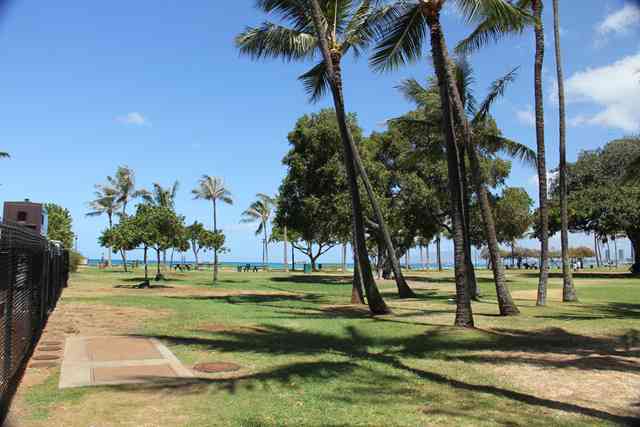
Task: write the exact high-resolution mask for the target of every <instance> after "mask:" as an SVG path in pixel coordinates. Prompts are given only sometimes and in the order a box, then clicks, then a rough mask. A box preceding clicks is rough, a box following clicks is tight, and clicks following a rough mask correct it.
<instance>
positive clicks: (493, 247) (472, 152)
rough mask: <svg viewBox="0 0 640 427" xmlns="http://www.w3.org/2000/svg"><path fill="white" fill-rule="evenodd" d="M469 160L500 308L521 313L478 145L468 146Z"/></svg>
mask: <svg viewBox="0 0 640 427" xmlns="http://www.w3.org/2000/svg"><path fill="white" fill-rule="evenodd" d="M468 154H469V160H470V163H471V173H472V174H473V183H474V185H475V188H476V193H477V195H478V200H479V202H480V213H481V215H482V224H483V226H484V232H485V235H486V237H487V246H488V247H489V258H490V259H491V266H492V267H493V280H494V281H495V283H496V295H497V297H498V308H499V310H500V315H502V316H514V315H517V314H519V313H520V310H518V307H517V306H516V304H515V302H514V301H513V298H512V297H511V292H509V288H508V287H507V280H506V277H505V273H504V265H503V264H502V257H501V256H500V246H499V245H498V237H497V233H496V226H495V222H494V220H493V212H492V211H491V205H490V204H489V195H488V193H487V188H486V187H485V185H484V180H483V178H482V170H481V168H480V159H479V158H478V153H477V151H476V147H475V146H474V145H473V144H472V145H471V147H469V148H468Z"/></svg>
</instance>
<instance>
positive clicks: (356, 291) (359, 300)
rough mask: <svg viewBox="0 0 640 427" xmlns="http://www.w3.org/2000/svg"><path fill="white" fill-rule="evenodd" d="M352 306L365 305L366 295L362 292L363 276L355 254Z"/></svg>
mask: <svg viewBox="0 0 640 427" xmlns="http://www.w3.org/2000/svg"><path fill="white" fill-rule="evenodd" d="M351 304H364V295H363V291H362V274H360V269H359V268H358V260H357V259H356V254H355V252H354V253H353V287H352V288H351Z"/></svg>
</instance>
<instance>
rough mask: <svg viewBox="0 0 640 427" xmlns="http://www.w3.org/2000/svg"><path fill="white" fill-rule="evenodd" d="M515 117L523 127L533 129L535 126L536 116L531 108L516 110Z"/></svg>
mask: <svg viewBox="0 0 640 427" xmlns="http://www.w3.org/2000/svg"><path fill="white" fill-rule="evenodd" d="M516 117H517V118H518V120H519V121H520V123H522V124H523V125H527V126H530V127H534V126H535V125H536V114H535V113H534V112H533V109H532V108H531V106H528V107H527V108H526V109H524V110H517V111H516Z"/></svg>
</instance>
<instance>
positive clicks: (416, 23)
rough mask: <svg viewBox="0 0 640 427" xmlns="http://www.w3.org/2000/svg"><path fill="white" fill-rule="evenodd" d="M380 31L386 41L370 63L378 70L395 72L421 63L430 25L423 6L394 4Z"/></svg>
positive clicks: (403, 3) (381, 42)
mask: <svg viewBox="0 0 640 427" xmlns="http://www.w3.org/2000/svg"><path fill="white" fill-rule="evenodd" d="M377 27H378V28H377V33H378V34H381V35H382V40H381V41H380V43H379V44H378V46H376V48H375V50H374V52H373V55H372V56H371V59H370V63H371V66H372V67H373V68H374V70H377V71H388V70H393V69H395V68H398V67H400V66H402V65H405V64H407V63H410V62H413V61H415V60H417V59H418V58H419V57H420V55H421V54H422V44H423V43H424V42H425V39H426V37H427V22H426V19H425V17H424V15H423V14H422V11H421V10H420V5H419V4H417V3H407V2H402V1H401V2H396V3H394V4H393V5H392V6H391V8H390V9H389V11H388V13H387V15H386V16H385V18H384V19H383V20H381V22H380V23H378V25H377Z"/></svg>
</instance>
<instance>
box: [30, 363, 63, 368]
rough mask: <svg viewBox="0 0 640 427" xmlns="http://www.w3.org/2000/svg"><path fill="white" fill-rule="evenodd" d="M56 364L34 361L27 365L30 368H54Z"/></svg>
mask: <svg viewBox="0 0 640 427" xmlns="http://www.w3.org/2000/svg"><path fill="white" fill-rule="evenodd" d="M56 366H58V364H57V363H54V362H34V363H32V364H30V365H29V367H30V368H34V369H44V368H55V367H56Z"/></svg>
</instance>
